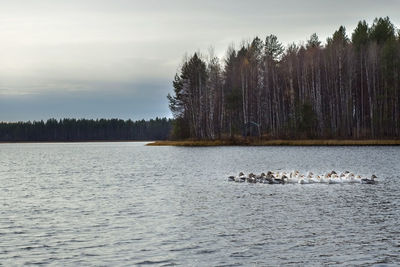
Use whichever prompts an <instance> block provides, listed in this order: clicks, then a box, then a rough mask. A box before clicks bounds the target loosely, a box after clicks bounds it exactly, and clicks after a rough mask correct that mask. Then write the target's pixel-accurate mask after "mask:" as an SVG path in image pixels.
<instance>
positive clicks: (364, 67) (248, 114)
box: [168, 17, 400, 139]
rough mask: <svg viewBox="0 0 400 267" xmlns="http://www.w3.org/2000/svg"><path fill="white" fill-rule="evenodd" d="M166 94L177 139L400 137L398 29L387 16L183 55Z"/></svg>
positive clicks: (399, 44) (271, 36)
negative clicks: (328, 31) (293, 37)
mask: <svg viewBox="0 0 400 267" xmlns="http://www.w3.org/2000/svg"><path fill="white" fill-rule="evenodd" d="M173 87H174V92H173V94H172V95H171V94H169V95H168V100H169V107H170V109H171V111H172V113H173V115H174V118H175V120H176V121H175V123H174V127H173V136H174V138H177V139H183V138H197V139H219V138H223V137H232V136H235V135H242V136H263V137H267V138H352V139H361V138H396V139H397V138H399V131H400V117H399V116H400V31H397V30H396V28H395V27H394V25H393V23H392V22H391V21H390V19H389V18H388V17H386V18H376V19H375V20H374V21H373V23H372V25H371V26H370V25H368V24H367V22H366V21H360V22H359V23H358V25H357V27H356V28H355V30H354V32H353V33H352V34H351V35H350V36H348V35H347V33H346V29H345V27H343V26H341V27H339V29H338V30H337V31H335V32H334V33H333V35H332V36H331V37H329V38H328V39H327V40H326V43H324V44H322V42H321V41H320V40H319V38H318V36H317V34H315V33H314V34H312V35H311V36H310V38H309V39H308V40H307V41H306V42H305V43H304V44H294V43H293V44H290V45H289V46H287V47H286V48H284V47H283V45H282V43H280V42H279V41H278V38H277V37H276V36H275V35H269V36H267V37H266V38H265V39H263V40H262V39H260V38H259V37H256V38H254V39H253V40H252V41H251V42H244V43H243V44H242V45H241V46H240V47H239V49H235V48H234V47H233V46H231V47H229V48H228V49H227V52H226V56H225V58H224V60H223V61H222V62H221V60H220V59H219V58H217V57H215V56H214V55H212V53H210V56H208V57H205V56H202V55H201V54H200V53H195V54H194V55H193V56H191V57H187V58H185V59H184V62H183V64H182V66H181V69H180V73H178V74H176V76H175V79H174V81H173Z"/></svg>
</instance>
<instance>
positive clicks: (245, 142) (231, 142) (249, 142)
mask: <svg viewBox="0 0 400 267" xmlns="http://www.w3.org/2000/svg"><path fill="white" fill-rule="evenodd" d="M398 145H400V140H375V139H368V140H351V139H350V140H349V139H346V140H341V139H339V140H338V139H306V140H281V139H279V140H262V139H223V140H181V141H155V142H151V143H149V144H147V146H188V147H195V146H198V147H206V146H398Z"/></svg>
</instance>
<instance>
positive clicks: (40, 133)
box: [0, 118, 172, 142]
mask: <svg viewBox="0 0 400 267" xmlns="http://www.w3.org/2000/svg"><path fill="white" fill-rule="evenodd" d="M171 128H172V120H171V119H167V118H156V119H151V120H147V121H145V120H138V121H132V120H120V119H98V120H88V119H78V120H77V119H60V120H56V119H49V120H47V121H46V122H44V121H34V122H30V121H29V122H0V142H24V141H26V142H37V141H41V142H69V141H140V140H142V141H143V140H146V141H147V140H166V139H167V138H168V135H169V134H170V131H171Z"/></svg>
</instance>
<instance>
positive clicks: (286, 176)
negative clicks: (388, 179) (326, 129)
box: [228, 171, 377, 184]
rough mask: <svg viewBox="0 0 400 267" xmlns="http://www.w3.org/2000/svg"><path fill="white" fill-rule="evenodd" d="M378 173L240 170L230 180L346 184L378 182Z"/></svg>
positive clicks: (270, 182) (266, 182) (238, 181)
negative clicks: (257, 173) (245, 171)
mask: <svg viewBox="0 0 400 267" xmlns="http://www.w3.org/2000/svg"><path fill="white" fill-rule="evenodd" d="M376 178H377V177H376V175H372V176H371V177H370V178H367V177H362V176H361V175H355V174H354V173H352V172H349V171H345V172H341V173H340V174H339V173H337V172H335V171H331V172H328V173H326V174H322V175H316V174H314V173H312V172H309V173H307V174H306V175H304V174H301V173H300V172H299V171H293V172H278V171H277V172H273V171H268V172H267V174H265V173H261V174H260V175H256V174H254V173H249V174H248V175H245V174H244V173H243V172H240V173H239V175H238V176H229V177H228V181H232V182H237V183H243V182H248V183H262V184H314V183H323V184H344V183H349V184H351V183H359V184H376V183H377V180H375V179H376Z"/></svg>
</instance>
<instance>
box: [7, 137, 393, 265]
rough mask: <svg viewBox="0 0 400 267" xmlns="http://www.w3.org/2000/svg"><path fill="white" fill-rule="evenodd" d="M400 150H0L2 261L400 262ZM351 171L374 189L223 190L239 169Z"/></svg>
mask: <svg viewBox="0 0 400 267" xmlns="http://www.w3.org/2000/svg"><path fill="white" fill-rule="evenodd" d="M399 152H400V148H399V147H221V148H178V147H146V146H144V144H143V143H80V144H2V145H1V146H0V197H1V202H0V205H1V209H0V214H1V215H0V262H1V263H3V264H5V265H10V264H17V265H20V264H40V263H44V264H46V263H52V264H55V265H131V264H155V265H174V264H181V265H279V264H280V265H288V264H293V265H316V264H326V265H328V264H343V263H346V264H349V265H360V264H366V265H371V264H391V263H393V264H396V263H399V262H400V256H399V254H400V239H399V238H398V236H400V226H399V224H398V222H399V221H400V212H399V211H400V210H399V204H400V201H399V182H398V181H399V178H400V177H399V173H400V164H399V162H400V153H399ZM294 169H298V170H300V171H301V172H307V171H310V170H311V171H313V172H315V173H324V172H326V171H330V170H333V169H335V170H346V169H348V170H352V171H354V172H357V173H360V174H365V175H370V174H372V173H375V174H377V176H378V177H379V178H380V183H379V184H377V185H363V184H344V185H324V184H310V185H298V184H294V185H265V184H238V183H229V182H227V176H228V175H232V174H237V173H238V172H239V171H243V172H246V173H249V172H257V173H261V172H266V171H268V170H294Z"/></svg>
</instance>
